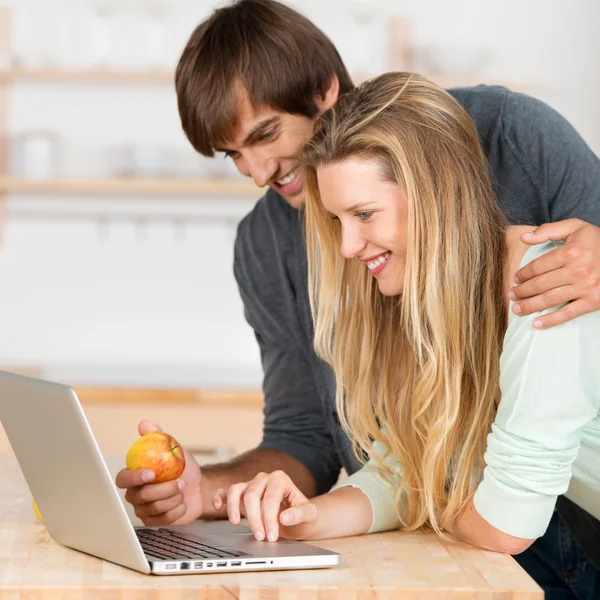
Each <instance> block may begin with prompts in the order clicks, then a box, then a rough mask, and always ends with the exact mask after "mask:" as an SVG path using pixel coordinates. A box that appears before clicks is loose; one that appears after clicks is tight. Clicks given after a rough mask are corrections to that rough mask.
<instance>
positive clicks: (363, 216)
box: [356, 210, 373, 222]
mask: <svg viewBox="0 0 600 600" xmlns="http://www.w3.org/2000/svg"><path fill="white" fill-rule="evenodd" d="M372 214H373V211H372V210H367V211H364V212H358V213H356V216H357V217H358V218H359V219H360V220H361V221H363V222H364V221H368V220H369V218H370V217H371V215H372Z"/></svg>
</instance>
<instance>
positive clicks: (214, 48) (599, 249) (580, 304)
mask: <svg viewBox="0 0 600 600" xmlns="http://www.w3.org/2000/svg"><path fill="white" fill-rule="evenodd" d="M176 87H177V96H178V106H179V113H180V116H181V121H182V125H183V129H184V131H185V133H186V135H187V137H188V139H189V140H190V142H191V143H192V145H193V146H194V148H196V150H198V152H200V153H201V154H204V155H206V156H213V155H214V153H215V152H223V153H225V154H226V155H227V156H229V157H230V158H231V159H232V160H233V161H234V163H235V164H236V166H237V168H238V170H239V171H240V172H241V173H242V174H244V175H247V176H249V177H252V178H253V179H254V181H255V183H256V184H257V185H258V186H259V187H264V186H267V185H268V186H269V188H270V189H269V190H268V191H267V193H266V194H265V196H264V197H263V198H262V199H261V200H260V201H259V202H258V203H257V205H256V207H255V208H254V210H253V211H252V212H251V213H250V214H249V215H248V216H247V217H246V218H245V219H244V220H243V221H242V222H241V224H240V226H239V230H238V236H237V240H236V246H235V264H234V270H235V275H236V279H237V281H238V285H239V289H240V293H241V295H242V299H243V301H244V305H245V312H246V317H247V320H248V322H249V323H250V325H251V326H252V327H253V328H254V330H255V333H256V338H257V341H258V343H259V346H260V348H261V353H262V362H263V368H264V375H265V377H264V392H265V423H264V437H263V441H262V443H261V444H260V446H259V447H258V448H256V449H253V450H251V451H249V452H247V453H245V454H243V455H241V456H238V457H236V458H235V459H233V460H232V461H230V462H228V463H224V464H220V465H211V466H206V467H203V468H202V469H200V467H199V466H198V465H197V463H196V462H195V461H194V460H193V459H192V458H191V456H189V455H187V456H186V458H187V464H186V468H185V471H184V473H183V475H182V477H181V478H180V480H179V481H176V482H166V483H160V484H153V485H146V484H147V483H149V482H151V481H152V478H153V474H152V473H151V472H148V471H127V470H123V471H121V472H120V473H119V475H118V476H117V484H118V485H119V486H120V487H122V488H127V494H126V498H127V500H128V501H129V502H131V503H132V504H133V505H134V507H135V512H136V514H137V515H138V517H140V518H141V519H142V520H143V521H144V523H145V524H147V525H162V524H172V523H189V522H191V521H193V520H194V519H197V518H199V517H203V518H206V517H209V518H210V517H224V516H225V515H226V511H225V510H224V509H223V508H221V509H220V510H219V511H217V510H215V509H214V507H213V505H212V498H213V495H214V493H215V491H216V490H217V489H218V488H227V487H229V486H230V485H232V484H234V483H237V482H240V481H247V480H249V479H251V478H253V477H254V476H255V475H256V474H257V473H260V472H264V471H266V472H271V471H274V470H278V469H281V470H283V471H285V472H286V473H287V474H288V475H290V477H291V478H292V480H293V481H294V482H295V483H296V485H297V486H298V487H299V488H300V489H301V490H302V491H303V492H304V493H305V494H306V495H307V496H308V497H311V496H314V495H315V494H321V493H324V492H326V491H327V490H329V489H330V487H331V486H332V485H333V484H334V483H335V481H336V480H337V478H338V476H339V473H340V469H341V467H342V466H343V467H344V468H345V469H346V470H347V471H348V472H353V471H355V470H356V469H357V468H358V466H359V465H358V462H357V461H356V459H355V458H354V457H353V456H352V453H351V449H350V444H349V441H348V439H347V437H346V436H345V434H344V433H343V432H342V430H341V428H340V426H339V423H338V420H337V415H336V411H335V405H334V390H333V378H332V374H331V372H330V370H329V368H328V367H327V365H325V364H324V363H322V362H321V361H320V360H319V359H318V358H317V356H316V355H315V353H314V351H313V348H312V335H313V329H312V319H311V315H310V307H309V304H308V293H307V274H306V252H305V247H304V239H303V232H302V219H301V214H300V213H299V211H298V208H299V207H300V206H301V205H302V202H303V184H302V177H301V174H300V173H299V172H298V171H297V170H296V168H295V160H294V156H295V154H296V152H297V151H298V150H299V148H300V147H301V146H302V145H303V144H304V143H305V142H306V141H308V139H309V138H310V136H311V134H312V128H313V124H314V122H315V121H316V119H317V118H318V116H319V115H320V114H322V113H323V112H324V111H325V110H327V109H328V108H329V107H331V106H332V105H333V104H334V103H335V102H336V100H337V98H338V96H339V95H340V94H342V93H344V92H346V91H348V90H349V89H351V88H352V87H353V84H352V82H351V80H350V77H349V75H348V73H347V71H346V68H345V67H344V65H343V63H342V61H341V58H340V56H339V54H338V53H337V51H336V49H335V47H334V46H333V45H332V44H331V42H330V41H329V40H328V39H327V38H326V37H325V36H324V35H323V33H322V32H321V31H320V30H318V29H317V28H316V27H315V26H314V25H313V24H312V23H310V22H309V21H308V20H306V19H305V18H304V17H302V16H301V15H299V14H298V13H296V12H295V11H293V10H292V9H290V8H289V7H286V6H285V5H283V4H279V3H277V2H275V1H273V0H241V1H239V2H236V3H235V4H233V5H230V6H227V7H225V8H221V9H218V10H216V11H215V12H214V13H213V14H212V15H211V16H210V17H209V18H208V19H207V20H205V21H204V22H203V23H201V24H200V25H199V26H198V27H197V29H196V30H195V31H194V32H193V34H192V36H191V37H190V40H189V42H188V44H187V46H186V48H185V50H184V52H183V55H182V57H181V60H180V62H179V65H178V68H177V73H176ZM450 93H451V94H452V95H453V96H454V97H455V98H456V99H457V100H458V101H459V102H460V103H461V104H463V106H464V107H465V108H466V109H467V110H468V111H469V113H470V114H471V116H472V117H473V119H474V121H475V122H476V124H477V127H478V130H479V134H480V138H481V141H482V144H483V147H484V149H485V152H486V154H487V157H488V160H489V162H490V167H491V170H492V172H493V178H494V183H495V187H496V192H497V195H498V198H499V201H500V203H501V205H502V208H503V210H504V212H505V213H506V214H507V216H508V217H509V219H510V220H511V222H513V223H529V224H537V225H541V224H543V223H550V222H551V221H562V222H560V223H553V224H548V225H544V226H542V227H540V228H538V230H537V231H536V233H534V234H533V235H532V236H530V239H529V243H533V244H535V243H540V242H543V241H546V240H547V239H548V238H549V237H551V238H552V239H565V240H566V244H565V245H564V246H562V247H561V248H559V249H557V250H555V251H553V252H551V253H549V254H547V255H546V256H544V257H542V258H540V259H539V260H538V261H535V262H534V263H531V264H530V265H528V266H527V267H525V268H524V269H522V270H521V271H519V272H518V273H517V276H518V279H519V280H520V282H521V284H520V285H518V286H517V287H515V289H514V293H515V294H516V298H517V299H518V300H520V302H518V303H517V304H516V305H515V307H516V311H518V310H519V309H520V311H521V312H520V314H522V315H525V314H530V313H532V312H534V311H538V310H540V309H542V308H546V307H553V306H557V305H558V304H561V303H564V302H569V304H567V305H566V306H565V307H563V308H562V309H560V310H559V311H557V312H555V313H552V314H551V315H547V316H544V317H543V321H544V322H543V323H542V324H541V326H542V327H550V326H553V325H556V324H558V323H560V322H562V321H565V320H567V319H570V318H575V317H577V316H579V315H581V314H583V313H585V312H590V311H592V310H597V309H598V308H600V264H599V263H600V261H599V259H598V256H599V255H600V229H598V227H596V226H595V225H600V163H599V161H598V159H597V158H596V157H595V156H594V154H593V153H592V152H591V151H590V149H589V148H588V147H587V146H586V144H585V143H584V142H583V140H582V139H581V138H580V137H579V135H578V134H577V133H576V132H575V130H574V129H573V128H572V127H571V126H570V125H569V124H568V123H567V122H566V121H565V120H564V119H563V118H562V117H561V116H560V115H558V114H557V113H556V112H555V111H553V110H552V109H550V108H549V107H547V106H546V105H544V104H543V103H541V102H539V101H537V100H534V99H532V98H529V97H526V96H522V95H520V94H514V93H511V92H509V91H508V90H505V89H504V88H498V87H485V86H479V87H477V88H461V89H455V90H451V91H450ZM575 219H581V220H582V221H587V222H588V223H584V222H582V221H579V220H575ZM589 223H593V224H594V225H590V224H589ZM155 428H156V426H155V425H153V424H151V423H148V422H142V423H140V427H139V429H140V433H144V432H146V431H149V430H153V429H155ZM173 433H174V434H175V435H176V432H173Z"/></svg>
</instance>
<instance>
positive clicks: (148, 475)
mask: <svg viewBox="0 0 600 600" xmlns="http://www.w3.org/2000/svg"><path fill="white" fill-rule="evenodd" d="M154 477H156V476H155V474H154V471H144V472H143V473H142V481H145V482H146V483H149V482H150V481H153V480H154Z"/></svg>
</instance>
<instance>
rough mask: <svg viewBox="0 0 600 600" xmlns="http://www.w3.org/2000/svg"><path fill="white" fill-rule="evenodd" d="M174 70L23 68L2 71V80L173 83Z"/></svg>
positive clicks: (0, 75) (0, 76) (0, 78)
mask: <svg viewBox="0 0 600 600" xmlns="http://www.w3.org/2000/svg"><path fill="white" fill-rule="evenodd" d="M174 80H175V73H174V72H173V71H151V70H149V71H135V70H114V69H61V68H46V69H21V68H14V69H9V70H3V71H0V81H46V82H53V81H56V82H74V83H77V82H90V83H173V82H174Z"/></svg>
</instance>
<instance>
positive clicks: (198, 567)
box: [194, 562, 202, 569]
mask: <svg viewBox="0 0 600 600" xmlns="http://www.w3.org/2000/svg"><path fill="white" fill-rule="evenodd" d="M201 568H202V563H201V562H195V563H194V569H201Z"/></svg>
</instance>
